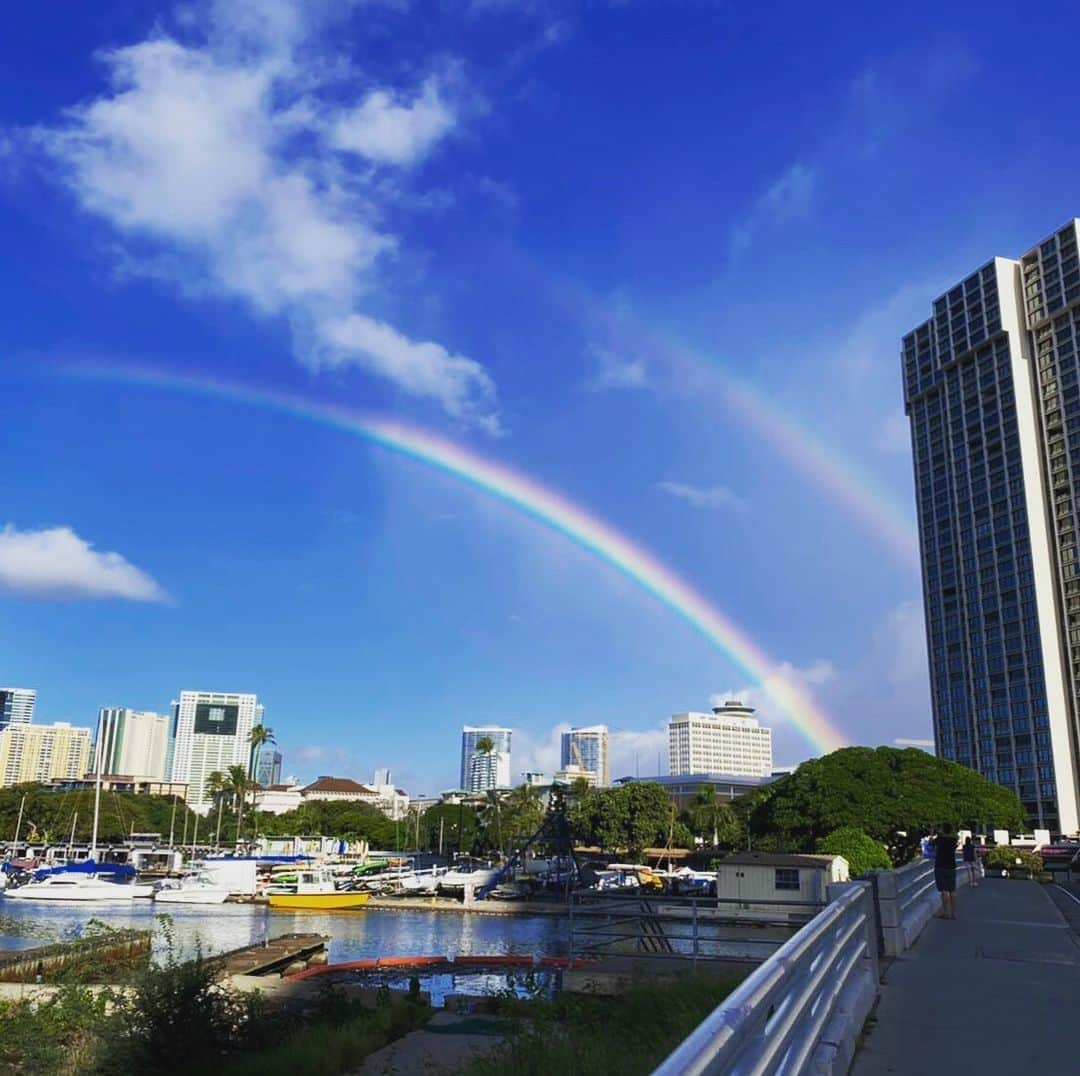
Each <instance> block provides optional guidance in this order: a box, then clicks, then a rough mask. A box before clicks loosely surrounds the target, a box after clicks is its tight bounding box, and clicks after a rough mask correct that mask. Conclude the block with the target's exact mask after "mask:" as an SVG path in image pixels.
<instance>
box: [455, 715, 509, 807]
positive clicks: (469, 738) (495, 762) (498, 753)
mask: <svg viewBox="0 0 1080 1076" xmlns="http://www.w3.org/2000/svg"><path fill="white" fill-rule="evenodd" d="M510 734H511V733H510V729H505V728H502V727H501V726H499V725H466V726H465V727H464V728H463V729H462V730H461V787H462V788H463V789H465V790H466V791H467V792H486V791H487V790H488V789H491V788H509V787H510ZM485 737H489V738H490V739H491V741H492V743H493V744H494V750H492V751H491V752H490V753H484V752H482V751H478V750H477V744H479V743H480V742H481V741H482V740H483V739H484V738H485Z"/></svg>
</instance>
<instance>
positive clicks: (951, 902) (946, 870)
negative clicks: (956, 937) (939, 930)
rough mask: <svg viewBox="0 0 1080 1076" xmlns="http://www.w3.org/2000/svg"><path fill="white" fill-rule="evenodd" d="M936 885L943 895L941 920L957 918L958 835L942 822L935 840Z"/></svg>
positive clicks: (947, 824) (946, 823)
mask: <svg viewBox="0 0 1080 1076" xmlns="http://www.w3.org/2000/svg"><path fill="white" fill-rule="evenodd" d="M934 884H935V885H936V886H937V891H938V892H939V893H940V894H941V918H942V919H955V918H956V834H955V833H953V828H952V826H951V825H950V824H949V823H948V822H942V823H941V826H940V827H939V829H938V833H937V837H936V838H935V840H934Z"/></svg>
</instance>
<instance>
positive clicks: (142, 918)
mask: <svg viewBox="0 0 1080 1076" xmlns="http://www.w3.org/2000/svg"><path fill="white" fill-rule="evenodd" d="M162 910H163V906H162V905H158V906H157V907H155V906H154V902H153V901H150V900H136V901H134V902H133V903H132V904H131V905H124V906H123V907H119V908H117V907H111V906H109V905H108V904H102V905H92V906H86V905H83V906H81V907H80V906H77V905H67V906H63V905H53V906H48V905H45V904H35V905H30V904H24V903H23V902H21V901H14V900H12V901H5V900H3V898H0V950H4V949H17V948H24V947H25V946H26V945H27V944H36V945H44V944H47V943H48V942H51V941H62V940H64V939H66V938H71V937H77V936H78V935H79V933H80V932H81V931H82V930H83V929H84V927H85V925H86V922H87V920H89V919H97V920H100V921H101V922H103V923H107V924H108V925H109V926H112V927H135V928H138V929H141V930H151V929H152V930H154V931H155V951H156V952H158V953H160V952H162V951H164V949H165V935H164V933H163V931H162V930H161V928H160V924H159V922H158V918H159V917H160V915H161V914H162ZM168 914H169V916H170V917H171V920H172V927H171V931H172V934H173V936H174V938H175V942H176V947H177V949H178V951H179V954H180V955H189V954H191V953H193V952H194V951H195V949H196V947H197V946H199V945H201V946H202V949H203V951H204V952H207V953H216V952H224V951H226V950H229V949H238V948H240V947H241V946H244V945H252V944H254V943H256V942H260V941H262V940H263V938H265V937H268V936H269V937H275V936H277V935H278V934H286V933H290V932H294V931H295V932H298V933H319V934H327V935H329V936H330V939H331V941H330V962H331V963H334V964H337V963H340V962H342V961H345V960H361V959H364V958H369V957H376V956H447V955H451V954H453V955H456V954H459V953H460V954H465V955H470V956H485V955H489V954H493V953H522V954H528V955H532V954H536V953H539V954H541V955H543V956H561V955H564V954H565V953H566V952H567V951H568V948H569V945H568V940H567V922H566V920H565V919H563V918H561V917H559V916H508V915H475V914H473V915H463V914H460V913H455V912H435V911H432V912H425V911H419V910H414V909H408V910H406V909H402V910H400V911H383V910H375V909H364V910H361V911H352V912H284V911H276V910H275V911H273V912H271V911H270V910H269V908H267V907H265V906H264V905H258V904H220V905H213V906H205V907H191V908H184V907H183V906H181V905H173V906H172V907H171V908H170V910H169V913H168Z"/></svg>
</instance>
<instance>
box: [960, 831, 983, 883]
mask: <svg viewBox="0 0 1080 1076" xmlns="http://www.w3.org/2000/svg"><path fill="white" fill-rule="evenodd" d="M964 869H965V870H966V871H967V876H968V885H978V884H979V867H978V864H977V862H976V860H975V842H974V841H972V839H971V838H970V837H965V838H964Z"/></svg>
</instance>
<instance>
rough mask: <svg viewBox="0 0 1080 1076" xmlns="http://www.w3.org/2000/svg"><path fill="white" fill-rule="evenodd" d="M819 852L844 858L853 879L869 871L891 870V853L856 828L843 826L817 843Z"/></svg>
mask: <svg viewBox="0 0 1080 1076" xmlns="http://www.w3.org/2000/svg"><path fill="white" fill-rule="evenodd" d="M817 850H818V852H820V853H822V854H824V855H830V856H843V857H844V859H846V860H847V861H848V869H849V870H850V871H851V877H852V878H861V877H862V876H863V875H864V874H866V873H867V871H872V870H886V871H887V870H889V869H890V868H891V867H892V860H891V859H889V853H888V852H886V851H885V849H884V848H883V847H882V846H881V845H880V844H878V842H877V841H875V840H874V839H873V837H870V836H868V835H867V834H866V833H864V832H863V831H862V830H861V829H859V828H858V827H856V826H841V827H840V828H839V829H834V830H833V831H832V833H830V834H829V835H828V836H826V837H822V838H821V840H819V841H818V842H817Z"/></svg>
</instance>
